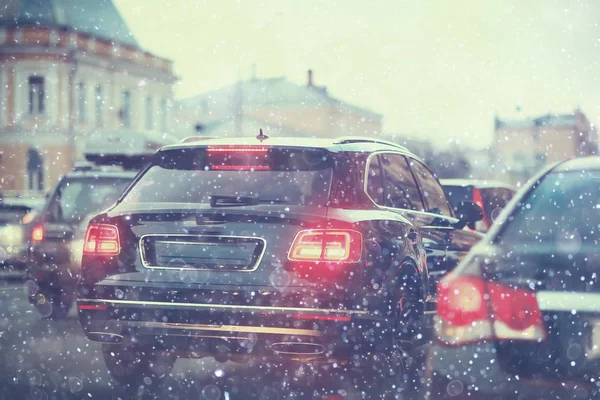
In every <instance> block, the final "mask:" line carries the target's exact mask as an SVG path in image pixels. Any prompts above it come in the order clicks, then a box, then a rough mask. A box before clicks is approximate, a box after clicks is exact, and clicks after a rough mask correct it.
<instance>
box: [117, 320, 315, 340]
mask: <svg viewBox="0 0 600 400" xmlns="http://www.w3.org/2000/svg"><path fill="white" fill-rule="evenodd" d="M126 324H128V325H133V326H137V327H142V328H158V329H177V330H193V331H210V332H240V333H260V334H273V335H297V336H321V332H320V331H317V330H313V329H296V328H276V327H269V326H250V325H203V324H186V323H172V322H158V321H156V322H155V321H148V322H144V321H127V322H126Z"/></svg>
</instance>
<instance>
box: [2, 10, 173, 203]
mask: <svg viewBox="0 0 600 400" xmlns="http://www.w3.org/2000/svg"><path fill="white" fill-rule="evenodd" d="M174 81H175V77H174V76H173V73H172V63H171V61H169V60H166V59H163V58H160V57H157V56H154V55H152V54H150V53H147V52H144V51H143V50H142V49H141V47H140V45H139V44H138V42H137V41H136V40H135V38H134V37H133V35H132V34H131V32H130V31H129V29H128V27H127V24H126V23H125V21H123V19H122V18H121V16H120V15H119V13H118V11H117V10H116V8H115V7H114V5H113V4H112V2H111V1H110V0H78V1H69V0H36V1H29V0H8V2H4V4H3V6H2V12H1V13H0V99H2V102H1V107H0V157H1V158H0V191H3V192H4V191H12V190H15V191H24V190H33V191H42V190H47V188H49V187H51V186H52V185H53V184H54V183H55V182H56V180H57V179H58V177H59V176H60V175H61V174H62V173H63V172H65V171H67V170H69V169H70V168H71V167H72V164H73V161H74V160H75V159H76V158H77V156H78V151H80V149H81V145H82V143H83V141H84V140H83V139H84V138H85V136H86V134H89V133H90V132H95V131H102V130H107V131H115V130H123V132H124V134H127V133H128V132H130V133H131V134H134V132H136V131H140V130H150V131H154V130H159V131H165V132H166V131H169V129H170V128H171V122H170V120H171V112H170V104H171V103H172V98H173V90H172V84H173V82H174Z"/></svg>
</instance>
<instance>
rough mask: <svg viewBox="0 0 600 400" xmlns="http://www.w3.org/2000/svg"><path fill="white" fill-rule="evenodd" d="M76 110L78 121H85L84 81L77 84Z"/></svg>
mask: <svg viewBox="0 0 600 400" xmlns="http://www.w3.org/2000/svg"><path fill="white" fill-rule="evenodd" d="M77 104H78V106H77V110H78V116H79V122H85V104H86V101H85V83H83V82H79V83H78V84H77Z"/></svg>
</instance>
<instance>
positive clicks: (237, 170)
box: [123, 147, 333, 205]
mask: <svg viewBox="0 0 600 400" xmlns="http://www.w3.org/2000/svg"><path fill="white" fill-rule="evenodd" d="M253 148H255V149H258V150H252V151H247V149H242V148H222V150H219V151H211V150H209V149H208V148H200V149H198V148H194V149H185V150H181V149H177V150H168V151H162V152H161V153H159V154H158V155H157V158H158V159H157V160H156V161H155V162H154V165H152V166H151V167H150V168H149V169H148V170H147V171H146V172H145V173H144V175H143V176H141V178H140V179H139V181H138V182H137V183H136V185H135V186H134V187H133V188H132V189H131V190H130V191H129V193H127V195H126V196H125V198H124V199H123V203H126V204H127V203H129V204H131V203H157V202H159V203H160V202H164V203H209V202H210V199H211V196H253V197H257V198H258V199H259V202H260V203H265V204H269V203H273V204H293V205H324V204H326V203H327V200H328V198H329V191H330V186H331V179H332V175H333V169H332V160H331V158H330V155H329V153H328V152H327V151H325V150H321V149H293V148H290V149H273V148H264V151H261V150H260V147H253Z"/></svg>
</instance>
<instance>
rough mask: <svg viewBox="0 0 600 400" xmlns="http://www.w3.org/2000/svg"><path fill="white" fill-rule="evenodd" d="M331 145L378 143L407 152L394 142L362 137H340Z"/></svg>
mask: <svg viewBox="0 0 600 400" xmlns="http://www.w3.org/2000/svg"><path fill="white" fill-rule="evenodd" d="M333 143H334V144H348V143H379V144H386V145H388V146H393V147H397V148H399V149H402V150H406V151H409V150H408V149H407V148H406V147H404V146H402V145H399V144H398V143H394V142H390V141H388V140H382V139H373V138H370V137H364V136H342V137H340V138H337V139H336V140H335V141H334V142H333Z"/></svg>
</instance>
